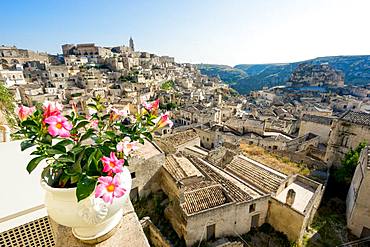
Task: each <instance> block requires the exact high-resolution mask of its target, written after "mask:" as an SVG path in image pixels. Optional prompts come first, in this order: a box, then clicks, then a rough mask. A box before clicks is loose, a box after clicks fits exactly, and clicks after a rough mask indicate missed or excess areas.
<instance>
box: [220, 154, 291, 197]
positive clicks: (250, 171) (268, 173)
mask: <svg viewBox="0 0 370 247" xmlns="http://www.w3.org/2000/svg"><path fill="white" fill-rule="evenodd" d="M225 170H226V171H228V172H230V173H232V174H234V175H236V176H237V177H239V178H240V179H242V180H243V181H245V182H247V183H249V184H251V185H252V186H255V187H257V188H258V189H260V190H262V191H264V192H267V193H275V192H276V190H277V189H278V188H279V186H280V185H281V183H282V182H283V180H284V179H285V178H286V176H285V175H284V174H281V173H279V172H277V171H276V172H275V171H273V170H272V169H271V168H268V167H264V166H263V165H262V164H257V162H256V161H254V160H251V159H248V158H246V157H243V156H240V155H239V156H236V157H235V158H234V159H233V160H232V161H231V162H230V164H228V165H227V166H226V167H225Z"/></svg>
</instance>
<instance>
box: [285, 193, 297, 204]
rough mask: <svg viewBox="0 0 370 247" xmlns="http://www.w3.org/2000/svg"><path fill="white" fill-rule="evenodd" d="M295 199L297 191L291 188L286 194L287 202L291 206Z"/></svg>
mask: <svg viewBox="0 0 370 247" xmlns="http://www.w3.org/2000/svg"><path fill="white" fill-rule="evenodd" d="M294 199H295V191H294V190H293V189H289V190H288V194H287V195H286V204H288V206H290V207H291V206H292V205H293V203H294Z"/></svg>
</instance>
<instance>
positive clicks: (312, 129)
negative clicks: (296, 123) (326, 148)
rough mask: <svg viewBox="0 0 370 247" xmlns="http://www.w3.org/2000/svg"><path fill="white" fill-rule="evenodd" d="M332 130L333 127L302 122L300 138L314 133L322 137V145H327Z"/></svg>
mask: <svg viewBox="0 0 370 247" xmlns="http://www.w3.org/2000/svg"><path fill="white" fill-rule="evenodd" d="M330 130H331V125H326V124H319V123H314V122H309V121H301V125H300V127H299V133H298V136H304V135H305V134H308V133H313V134H316V135H318V136H319V137H320V143H327V142H328V140H329V134H330Z"/></svg>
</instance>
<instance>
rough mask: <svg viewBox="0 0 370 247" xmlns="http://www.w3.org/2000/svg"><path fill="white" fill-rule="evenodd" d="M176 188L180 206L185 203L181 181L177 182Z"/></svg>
mask: <svg viewBox="0 0 370 247" xmlns="http://www.w3.org/2000/svg"><path fill="white" fill-rule="evenodd" d="M177 186H178V187H179V203H180V204H182V203H184V202H185V196H184V184H183V183H182V182H181V181H178V182H177Z"/></svg>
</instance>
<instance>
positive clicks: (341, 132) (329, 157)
mask: <svg viewBox="0 0 370 247" xmlns="http://www.w3.org/2000/svg"><path fill="white" fill-rule="evenodd" d="M364 141H365V142H367V143H370V127H369V126H362V125H357V124H353V123H348V122H345V121H341V120H339V121H338V122H336V121H335V122H334V123H333V125H332V132H331V134H330V138H329V141H328V147H327V151H326V155H325V159H326V161H327V162H328V165H334V166H340V164H341V160H342V159H343V157H344V155H345V154H346V153H347V152H348V151H349V150H350V148H352V149H354V148H356V147H357V146H358V145H359V144H360V143H361V142H364Z"/></svg>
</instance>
